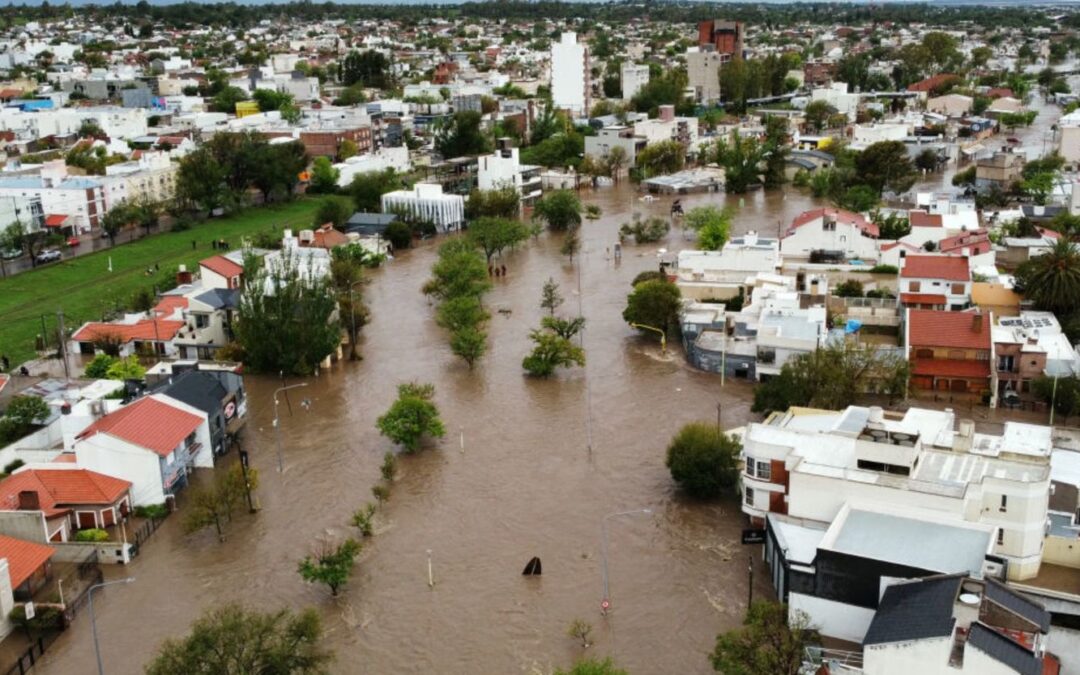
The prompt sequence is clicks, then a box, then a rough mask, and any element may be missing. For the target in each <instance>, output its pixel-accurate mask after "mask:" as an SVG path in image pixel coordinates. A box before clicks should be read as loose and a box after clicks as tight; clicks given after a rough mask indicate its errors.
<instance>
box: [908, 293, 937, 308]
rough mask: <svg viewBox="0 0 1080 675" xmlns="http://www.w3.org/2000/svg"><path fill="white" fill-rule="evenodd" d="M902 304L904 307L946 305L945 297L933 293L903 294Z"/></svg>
mask: <svg viewBox="0 0 1080 675" xmlns="http://www.w3.org/2000/svg"><path fill="white" fill-rule="evenodd" d="M900 303H901V304H904V305H944V304H945V296H944V295H935V294H933V293H901V294H900Z"/></svg>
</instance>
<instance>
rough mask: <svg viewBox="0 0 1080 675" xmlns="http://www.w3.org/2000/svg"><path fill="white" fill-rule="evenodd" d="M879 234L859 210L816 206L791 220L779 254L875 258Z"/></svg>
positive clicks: (810, 256)
mask: <svg viewBox="0 0 1080 675" xmlns="http://www.w3.org/2000/svg"><path fill="white" fill-rule="evenodd" d="M878 234H879V233H878V227H877V225H875V224H874V223H872V222H870V221H869V220H867V219H866V218H864V217H863V216H861V215H859V214H857V213H852V212H850V211H845V210H843V209H836V208H822V209H814V210H812V211H806V212H804V213H801V214H799V215H798V216H796V217H795V219H794V220H793V221H791V227H789V228H788V230H787V232H786V233H785V234H784V236H783V238H782V239H781V240H780V253H781V255H783V256H785V257H792V258H801V259H810V260H812V259H813V258H814V256H815V252H828V253H829V254H830V255H835V256H840V257H842V258H846V259H855V260H875V259H876V258H877V249H878V247H877V238H878Z"/></svg>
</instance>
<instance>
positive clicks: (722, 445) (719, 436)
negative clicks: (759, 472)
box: [667, 422, 742, 499]
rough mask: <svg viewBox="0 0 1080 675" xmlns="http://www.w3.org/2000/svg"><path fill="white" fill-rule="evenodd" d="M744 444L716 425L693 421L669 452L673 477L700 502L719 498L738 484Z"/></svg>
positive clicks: (676, 438)
mask: <svg viewBox="0 0 1080 675" xmlns="http://www.w3.org/2000/svg"><path fill="white" fill-rule="evenodd" d="M741 450H742V444H741V443H739V441H738V440H737V439H736V438H735V437H734V436H729V435H727V434H724V433H721V432H720V430H719V429H717V428H716V426H714V425H712V424H709V423H705V422H692V423H690V424H687V425H686V426H684V427H683V428H682V429H681V430H680V431H679V433H678V434H676V435H675V438H673V439H672V441H671V445H669V446H668V449H667V467H668V469H670V470H671V477H672V478H673V479H674V480H675V482H676V483H678V484H679V486H680V487H681V488H682V489H684V490H685V491H686V492H687V494H689V495H691V496H692V497H696V498H699V499H707V498H712V497H718V496H720V495H721V494H722V493H724V492H725V491H730V490H733V489H734V488H735V487H736V486H737V485H738V482H739V467H738V458H739V452H740V451H741Z"/></svg>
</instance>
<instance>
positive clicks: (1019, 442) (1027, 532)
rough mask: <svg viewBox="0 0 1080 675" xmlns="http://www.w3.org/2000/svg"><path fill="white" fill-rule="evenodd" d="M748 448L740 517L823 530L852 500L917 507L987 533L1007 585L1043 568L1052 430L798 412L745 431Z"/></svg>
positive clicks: (856, 409) (857, 412) (874, 412)
mask: <svg viewBox="0 0 1080 675" xmlns="http://www.w3.org/2000/svg"><path fill="white" fill-rule="evenodd" d="M742 442H743V451H742V455H743V465H744V468H743V472H742V475H741V477H740V478H741V484H742V490H743V497H742V511H743V513H745V514H746V515H747V516H748V517H749V518H750V519H751V521H752V522H755V523H759V524H760V523H764V521H765V519H766V517H768V516H770V515H771V514H781V515H786V516H790V517H791V518H794V519H799V520H801V521H814V522H816V523H818V527H819V528H821V529H826V528H828V527H829V525H830V524H832V523H834V522H835V520H836V518H837V515H838V514H839V513H840V512H841V510H842V509H843V508H844V506H845V505H846V504H848V503H849V502H850V503H856V502H858V503H863V504H866V503H870V504H875V505H877V506H879V507H882V508H884V507H886V506H888V507H890V508H895V509H899V510H900V511H901V512H902V513H906V512H907V510H908V509H913V508H915V507H918V508H921V509H925V510H928V511H933V512H940V514H941V515H942V517H947V518H946V519H947V520H948V522H953V521H957V522H960V521H963V522H968V523H975V524H979V525H981V526H985V527H986V528H988V530H987V531H989V532H991V533H992V535H993V539H992V541H991V543H992V544H993V547H992V550H990V551H986V550H985V547H982V549H980V550H983V551H984V553H992V554H993V555H994V556H996V557H997V558H1000V561H1001V565H1000V566H1001V567H1002V568H1003V572H1004V573H1005V575H1006V576H1007V577H1008V578H1009V579H1016V580H1020V579H1030V578H1032V577H1034V576H1036V575H1037V574H1038V572H1039V568H1040V565H1041V564H1042V552H1043V542H1044V538H1045V530H1044V526H1045V523H1046V518H1047V512H1048V499H1049V493H1050V455H1051V446H1052V444H1053V443H1052V439H1051V430H1050V427H1045V426H1038V425H1033V424H1024V423H1019V422H1006V423H1005V428H1004V431H1003V433H1002V434H1001V435H993V434H982V433H977V432H976V431H975V428H974V423H973V422H971V421H969V420H962V421H961V422H960V424H959V427H957V425H956V417H955V415H954V413H952V412H951V411H938V410H929V409H924V408H910V409H908V410H907V411H906V412H905V413H904V414H903V415H900V414H897V413H885V412H883V411H882V410H881V409H880V408H867V407H862V406H848V407H847V408H846V409H844V410H839V411H833V410H817V409H808V408H791V409H789V410H788V411H786V412H777V413H773V414H772V415H770V416H769V417H768V418H766V419H765V421H763V422H755V423H751V424H749V425H747V427H746V428H745V429H744V430H743V432H742ZM920 518H921V519H923V520H925V519H926V518H925V517H920ZM980 557H983V554H980ZM802 562H804V563H805V562H809V561H802ZM927 569H931V570H932V569H933V568H927ZM952 571H960V570H952Z"/></svg>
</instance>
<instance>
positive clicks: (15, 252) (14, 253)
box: [0, 248, 22, 260]
mask: <svg viewBox="0 0 1080 675" xmlns="http://www.w3.org/2000/svg"><path fill="white" fill-rule="evenodd" d="M21 255H22V249H19V248H9V249H7V250H6V251H3V252H0V257H3V258H4V260H14V259H16V258H18V257H19V256H21Z"/></svg>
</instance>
